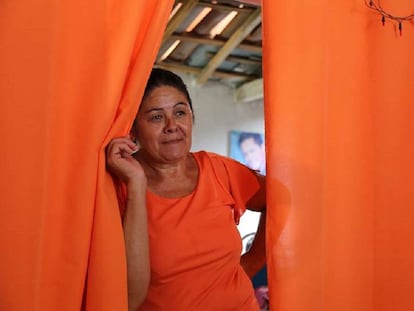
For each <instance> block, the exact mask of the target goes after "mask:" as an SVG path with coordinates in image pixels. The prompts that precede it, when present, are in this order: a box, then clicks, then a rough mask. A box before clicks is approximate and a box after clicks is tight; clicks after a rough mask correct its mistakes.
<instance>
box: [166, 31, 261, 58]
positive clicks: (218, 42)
mask: <svg viewBox="0 0 414 311" xmlns="http://www.w3.org/2000/svg"><path fill="white" fill-rule="evenodd" d="M170 39H172V40H180V41H190V42H194V43H198V44H208V45H214V46H223V45H224V44H225V43H226V41H225V40H223V39H210V38H208V37H202V36H197V35H194V34H190V33H183V34H178V33H173V34H172V35H171V36H170ZM236 48H238V49H241V50H245V51H248V52H255V53H261V52H262V47H261V46H260V45H255V44H248V43H240V44H239V45H238V46H236Z"/></svg>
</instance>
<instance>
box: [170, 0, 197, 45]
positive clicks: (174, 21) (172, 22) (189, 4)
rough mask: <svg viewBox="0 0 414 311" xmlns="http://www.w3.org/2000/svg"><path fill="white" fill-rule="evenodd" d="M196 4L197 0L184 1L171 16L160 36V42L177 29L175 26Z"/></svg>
mask: <svg viewBox="0 0 414 311" xmlns="http://www.w3.org/2000/svg"><path fill="white" fill-rule="evenodd" d="M197 4H198V0H187V1H184V3H183V5H182V6H181V8H180V9H179V10H178V12H177V13H176V14H175V15H174V16H173V17H172V18H171V20H170V21H169V22H168V25H167V28H166V29H165V32H164V37H163V38H162V43H164V42H165V41H166V40H168V38H169V37H170V35H171V34H172V33H173V32H174V31H175V30H176V29H177V27H178V26H179V25H180V24H181V23H182V22H183V21H184V20H185V18H186V17H187V15H188V13H190V12H191V10H192V9H193V8H194V7H195V6H196V5H197Z"/></svg>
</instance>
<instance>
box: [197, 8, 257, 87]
mask: <svg viewBox="0 0 414 311" xmlns="http://www.w3.org/2000/svg"><path fill="white" fill-rule="evenodd" d="M260 22H261V8H257V9H255V10H254V11H253V13H251V14H250V15H249V16H248V18H247V19H246V20H245V21H244V23H243V24H242V25H241V26H240V27H239V28H238V29H237V30H236V31H235V32H234V34H233V35H232V36H231V37H230V38H229V39H228V41H227V42H226V43H225V44H224V45H223V47H222V48H221V49H220V50H219V51H218V53H217V54H216V55H215V56H214V57H213V58H212V59H211V60H210V62H209V63H208V64H207V66H205V67H204V69H203V70H202V71H201V73H200V75H199V77H198V80H197V82H198V83H199V84H203V83H205V82H206V81H207V80H208V78H209V77H210V76H211V75H212V74H213V73H214V71H215V70H216V68H217V67H219V66H220V64H221V63H222V62H223V61H224V60H225V59H226V57H227V56H228V55H229V54H230V53H231V51H232V50H233V49H234V48H235V47H237V46H238V45H239V44H240V42H242V41H243V39H244V38H246V36H247V35H248V34H249V33H250V32H251V31H252V30H253V29H254V28H255V27H256V26H257V25H259V24H260Z"/></svg>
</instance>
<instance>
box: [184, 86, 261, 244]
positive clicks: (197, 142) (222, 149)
mask: <svg viewBox="0 0 414 311" xmlns="http://www.w3.org/2000/svg"><path fill="white" fill-rule="evenodd" d="M185 82H186V83H187V86H188V91H189V93H190V96H191V99H192V101H193V108H194V114H195V124H194V128H193V145H192V146H193V147H192V150H193V151H197V150H207V151H211V152H216V153H219V154H222V155H226V156H228V154H229V132H230V131H231V130H237V131H247V132H259V133H264V112H263V102H262V100H259V101H255V102H249V103H246V102H245V103H236V102H235V99H234V96H233V90H232V89H230V88H229V87H227V86H225V85H223V84H218V83H208V84H206V85H204V86H203V87H199V86H193V85H192V81H191V80H188V78H187V79H185ZM258 219H259V214H258V213H254V212H249V211H247V212H246V213H245V214H244V215H243V217H242V218H241V221H240V225H239V231H240V235H241V236H242V237H243V236H244V235H246V234H248V233H251V232H255V231H256V227H257V223H258Z"/></svg>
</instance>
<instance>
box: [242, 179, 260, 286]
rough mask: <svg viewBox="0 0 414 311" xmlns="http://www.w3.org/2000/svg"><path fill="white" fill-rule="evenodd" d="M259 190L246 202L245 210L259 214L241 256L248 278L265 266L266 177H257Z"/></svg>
mask: <svg viewBox="0 0 414 311" xmlns="http://www.w3.org/2000/svg"><path fill="white" fill-rule="evenodd" d="M257 178H258V180H259V183H260V189H259V190H258V191H257V192H256V194H255V195H254V196H253V197H252V198H251V199H250V200H249V201H248V202H247V208H248V209H249V210H252V211H256V212H261V215H260V221H259V225H258V227H257V231H256V235H255V237H254V240H253V243H252V245H251V247H250V249H249V251H248V252H246V253H245V254H243V255H242V257H241V260H240V264H241V265H242V267H243V268H244V270H245V271H246V273H247V275H248V276H249V277H250V278H253V276H254V275H255V274H256V273H257V272H259V271H260V270H261V269H262V268H263V267H264V265H265V264H266V177H264V176H262V175H258V176H257Z"/></svg>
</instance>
